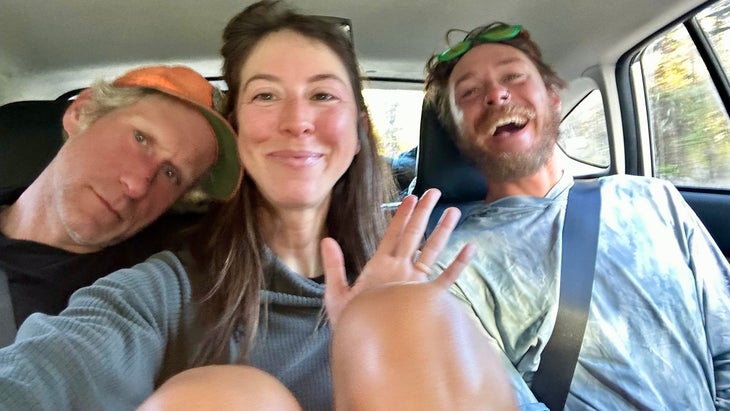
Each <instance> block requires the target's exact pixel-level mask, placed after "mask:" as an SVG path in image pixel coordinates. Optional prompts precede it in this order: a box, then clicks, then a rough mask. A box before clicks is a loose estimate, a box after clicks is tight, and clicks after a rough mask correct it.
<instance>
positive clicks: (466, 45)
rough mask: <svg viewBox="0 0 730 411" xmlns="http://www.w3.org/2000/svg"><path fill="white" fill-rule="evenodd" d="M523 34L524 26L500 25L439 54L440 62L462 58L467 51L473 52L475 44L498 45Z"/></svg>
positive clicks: (467, 38) (468, 37)
mask: <svg viewBox="0 0 730 411" xmlns="http://www.w3.org/2000/svg"><path fill="white" fill-rule="evenodd" d="M521 32H522V26H521V25H519V24H515V25H511V24H510V25H507V24H500V25H498V26H492V27H489V28H487V29H486V30H484V31H482V32H480V33H478V34H477V35H476V36H471V37H470V36H467V37H466V38H465V39H464V40H463V41H461V42H459V43H457V44H455V45H454V46H452V47H449V48H448V49H446V50H444V52H443V53H441V54H439V56H438V61H440V62H442V63H443V62H447V61H451V60H453V59H455V58H458V57H461V56H462V55H464V53H466V52H467V51H469V50H471V48H472V47H473V46H474V43H475V42H476V43H477V44H479V43H497V42H500V41H503V40H510V39H513V38H515V37H517V36H518V35H519V34H520V33H521Z"/></svg>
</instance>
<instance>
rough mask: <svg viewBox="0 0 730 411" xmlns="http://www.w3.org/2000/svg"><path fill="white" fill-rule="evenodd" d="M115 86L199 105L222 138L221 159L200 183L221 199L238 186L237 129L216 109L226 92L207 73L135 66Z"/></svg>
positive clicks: (204, 115)
mask: <svg viewBox="0 0 730 411" xmlns="http://www.w3.org/2000/svg"><path fill="white" fill-rule="evenodd" d="M112 85H113V86H115V87H144V88H150V89H154V90H157V91H159V92H161V93H164V94H167V95H170V96H172V97H175V98H178V99H180V100H182V101H184V102H187V103H190V104H192V105H193V106H195V107H196V108H197V109H198V110H200V113H201V114H203V117H205V118H206V120H208V122H209V123H210V126H211V127H212V128H213V132H214V133H215V136H216V139H217V140H218V145H217V149H218V153H217V160H216V162H215V163H214V164H213V166H212V167H211V168H210V170H208V172H206V173H205V174H204V175H203V176H202V177H201V179H200V186H201V187H202V189H203V190H204V191H205V192H206V193H208V194H209V195H210V196H211V197H213V198H215V199H217V200H227V199H230V198H231V197H232V196H233V194H234V193H235V192H236V191H237V190H238V186H239V184H240V182H241V177H242V175H243V168H242V167H241V162H240V159H239V157H238V146H237V144H236V132H235V131H233V128H232V127H231V125H230V124H229V123H228V121H226V120H225V119H224V118H223V117H222V116H221V115H220V113H219V112H218V110H217V109H216V103H217V101H216V100H219V99H220V98H222V92H221V91H220V90H219V89H218V88H216V87H214V86H213V85H212V84H210V82H209V81H208V80H206V79H205V77H203V76H201V75H200V74H199V73H198V72H196V71H194V70H192V69H191V68H188V67H185V66H146V67H141V68H137V69H134V70H131V71H129V72H127V73H125V74H123V75H122V76H121V77H119V78H117V79H116V80H114V81H113V82H112Z"/></svg>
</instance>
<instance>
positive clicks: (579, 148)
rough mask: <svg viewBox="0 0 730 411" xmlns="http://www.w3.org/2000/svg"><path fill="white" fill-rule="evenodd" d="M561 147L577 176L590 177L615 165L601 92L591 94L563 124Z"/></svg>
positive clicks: (574, 109)
mask: <svg viewBox="0 0 730 411" xmlns="http://www.w3.org/2000/svg"><path fill="white" fill-rule="evenodd" d="M558 144H559V146H560V148H561V149H562V150H563V152H564V153H565V154H566V155H567V156H568V158H569V159H570V160H569V161H568V167H569V169H571V171H572V172H573V174H574V175H581V174H590V173H594V172H598V171H601V170H602V169H604V168H607V167H608V166H609V164H610V162H611V154H610V151H609V144H608V129H607V127H606V114H605V112H604V108H603V99H602V97H601V92H600V90H598V89H595V90H593V91H591V92H590V93H588V95H586V97H584V98H583V99H582V100H581V101H580V103H578V104H577V105H576V106H575V107H574V108H573V109H572V110H571V111H570V113H568V115H567V116H566V117H565V118H563V121H562V122H561V123H560V140H559V143H558Z"/></svg>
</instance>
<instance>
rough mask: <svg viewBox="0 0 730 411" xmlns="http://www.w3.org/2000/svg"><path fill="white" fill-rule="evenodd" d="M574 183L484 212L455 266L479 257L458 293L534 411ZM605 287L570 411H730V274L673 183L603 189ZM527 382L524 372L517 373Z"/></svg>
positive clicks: (638, 182)
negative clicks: (468, 252)
mask: <svg viewBox="0 0 730 411" xmlns="http://www.w3.org/2000/svg"><path fill="white" fill-rule="evenodd" d="M572 184H573V179H572V178H571V177H570V176H564V177H563V178H561V180H560V181H559V182H558V183H557V184H556V185H555V186H554V187H553V188H552V189H551V190H550V192H549V193H548V194H547V195H546V196H545V197H544V198H537V197H529V196H514V197H507V198H503V199H500V200H498V201H495V202H493V203H489V204H486V203H485V204H480V205H478V206H475V207H474V208H472V209H471V210H470V211H469V212H468V214H467V215H466V216H465V218H464V220H463V221H462V223H461V224H460V225H459V227H458V228H457V230H456V232H455V233H454V234H453V235H452V238H451V243H450V246H449V249H448V251H447V252H445V253H444V255H443V260H442V261H444V262H448V261H451V260H452V259H453V257H454V256H455V255H456V253H457V252H458V250H459V249H460V248H461V246H462V245H463V244H464V243H466V242H471V243H474V244H476V245H477V247H478V249H477V253H476V256H475V257H474V259H473V261H472V264H471V265H470V266H469V267H467V268H466V269H465V270H464V272H463V273H462V274H461V276H460V278H459V280H458V281H457V284H456V285H455V286H454V289H453V291H454V293H455V294H457V295H458V296H460V297H461V298H463V299H465V300H466V301H467V303H468V304H469V305H470V306H471V308H472V309H473V312H474V314H475V315H476V317H478V319H479V321H480V322H481V324H482V326H483V327H484V329H485V330H486V331H487V333H488V334H489V335H490V336H491V337H492V338H493V339H494V341H492V342H493V343H494V344H495V345H496V346H498V347H499V348H501V350H502V352H503V354H504V355H505V356H506V361H508V362H509V363H511V365H512V366H513V369H511V370H508V371H509V372H512V373H513V374H512V377H513V382H514V383H515V389H516V390H517V396H518V398H519V399H520V401H528V400H529V398H530V397H531V393H529V392H525V391H527V388H526V386H525V385H524V384H523V383H522V381H515V377H514V375H519V376H521V377H522V378H523V379H524V380H525V381H526V382H527V383H528V385H529V384H530V383H531V381H532V377H533V375H534V372H535V370H536V369H537V366H538V364H539V362H540V354H541V352H542V351H543V350H544V348H545V344H546V342H547V340H548V339H549V337H550V335H551V333H552V330H553V326H554V324H555V318H556V315H557V308H558V304H557V296H558V290H559V277H560V263H561V252H562V237H561V234H562V230H563V222H564V218H565V205H566V200H567V195H568V190H569V188H570V187H571V186H572ZM600 186H601V190H600V191H601V201H602V206H601V213H600V218H601V222H600V228H599V231H600V233H599V243H598V252H597V257H596V272H595V281H594V284H593V293H592V299H591V304H590V311H589V316H588V323H587V326H586V331H585V336H584V338H583V345H582V348H581V351H580V355H579V358H578V364H577V366H576V370H575V375H574V377H573V381H572V385H571V387H570V393H569V396H568V399H567V403H566V409H570V410H584V409H598V410H627V409H647V410H712V409H730V267H729V266H728V262H727V260H726V259H725V257H724V256H723V255H722V253H721V252H720V251H719V249H718V248H717V246H716V245H715V243H714V242H713V240H712V238H711V237H710V235H709V234H708V233H707V231H706V230H705V228H704V226H703V225H702V224H701V222H700V221H699V219H698V218H697V217H696V215H695V214H694V213H693V211H692V210H691V209H690V207H689V206H688V205H687V204H686V202H685V201H684V200H683V198H682V197H681V195H680V194H679V192H678V191H677V190H676V189H675V188H674V187H673V186H672V185H671V184H669V183H667V182H664V181H661V180H657V179H651V178H644V177H635V176H625V175H620V176H611V177H604V178H601V179H600ZM515 371H516V372H515Z"/></svg>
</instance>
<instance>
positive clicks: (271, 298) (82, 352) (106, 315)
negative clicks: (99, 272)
mask: <svg viewBox="0 0 730 411" xmlns="http://www.w3.org/2000/svg"><path fill="white" fill-rule="evenodd" d="M269 257H270V259H269V262H268V263H267V265H266V274H267V276H268V282H269V289H268V290H264V291H262V300H263V301H262V303H264V304H268V308H267V309H264V310H262V318H261V324H262V325H261V327H262V328H261V332H260V334H259V336H258V337H257V340H256V345H255V347H254V349H253V351H252V353H251V355H250V360H251V362H252V364H253V365H254V366H257V367H259V368H262V369H264V370H267V371H269V372H270V373H272V374H274V375H275V376H276V377H277V378H279V379H280V380H281V381H282V382H283V383H284V384H285V385H286V386H287V387H288V388H289V389H290V390H292V391H293V392H294V394H295V395H296V397H297V399H298V400H299V401H300V403H301V405H302V406H303V407H304V409H306V410H327V409H330V408H331V406H332V405H331V403H332V394H331V381H330V380H331V377H330V367H329V341H330V328H329V325H328V324H327V323H326V322H324V321H323V320H322V315H321V312H322V296H323V295H324V286H323V285H320V284H316V283H315V282H313V281H311V280H309V279H306V278H303V277H301V276H299V275H297V274H296V273H293V272H291V271H290V270H288V269H287V268H286V267H285V266H284V265H283V264H282V263H281V261H280V260H278V259H277V258H275V257H272V256H271V255H269ZM194 311H195V305H194V304H193V302H192V299H191V287H190V281H189V278H188V274H187V272H186V270H185V267H184V266H183V264H182V263H181V262H180V260H179V259H178V258H177V257H176V256H175V255H174V254H173V253H170V252H163V253H160V254H157V255H155V256H153V257H151V258H150V259H149V260H147V261H146V262H144V263H142V264H139V265H136V266H135V267H133V268H130V269H124V270H120V271H117V272H115V273H112V274H111V275H109V276H107V277H105V278H102V279H101V280H99V281H97V282H96V283H95V284H94V285H92V286H90V287H87V288H83V289H81V290H80V291H78V292H77V293H76V294H74V295H73V296H72V298H71V301H70V303H69V307H68V308H67V309H66V310H65V311H64V312H63V313H62V314H61V315H60V316H57V317H53V316H46V315H43V314H35V315H32V316H31V317H29V318H28V320H27V321H26V323H24V324H23V326H22V327H21V328H20V330H19V331H18V336H17V340H16V343H15V344H14V345H12V346H10V347H8V348H5V349H2V350H0V410H20V409H22V410H132V409H135V408H136V407H137V406H138V405H139V404H140V403H141V402H142V401H143V400H144V399H145V398H146V397H147V396H149V395H150V394H151V393H152V392H153V390H154V389H155V387H156V386H158V385H159V384H161V383H162V382H164V381H165V380H166V379H167V378H169V377H170V376H171V375H173V374H175V373H177V372H180V371H182V370H184V369H186V368H188V367H189V366H190V365H189V364H190V361H191V359H192V353H193V352H194V350H195V348H196V344H197V342H198V340H197V336H199V332H200V329H199V328H197V327H196V325H195V322H194V321H193V318H194V314H195V313H194Z"/></svg>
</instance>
